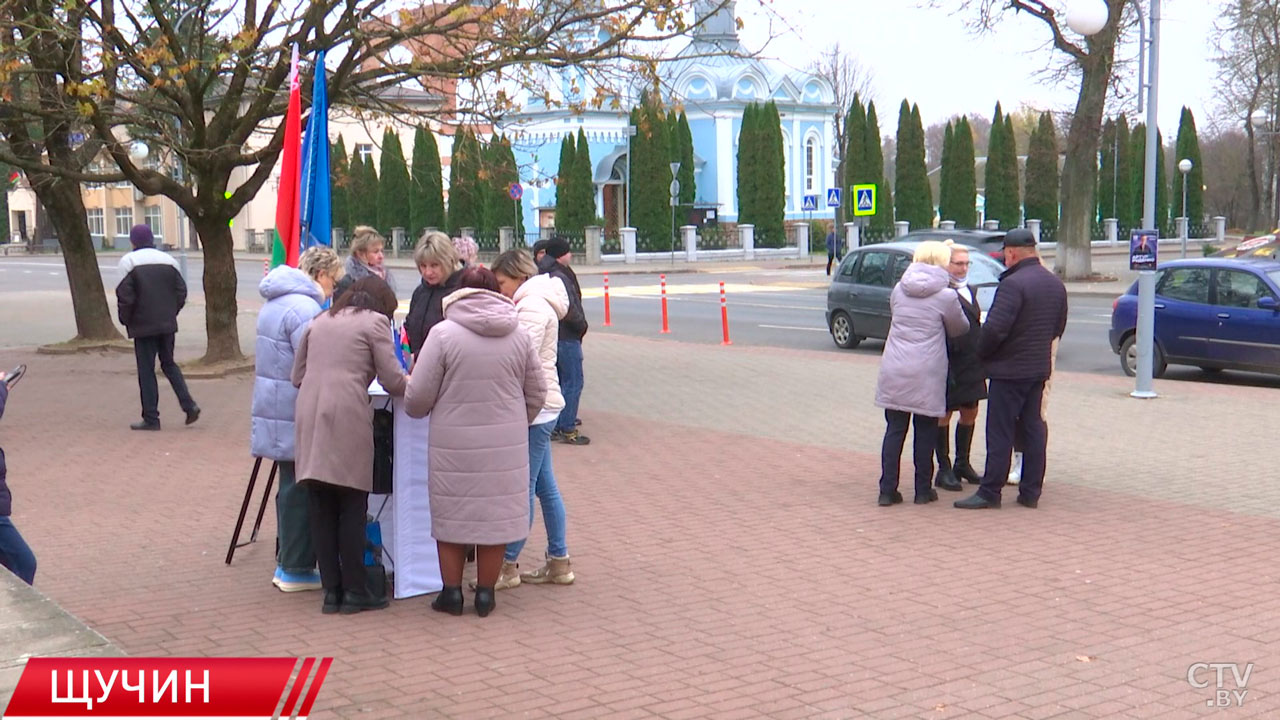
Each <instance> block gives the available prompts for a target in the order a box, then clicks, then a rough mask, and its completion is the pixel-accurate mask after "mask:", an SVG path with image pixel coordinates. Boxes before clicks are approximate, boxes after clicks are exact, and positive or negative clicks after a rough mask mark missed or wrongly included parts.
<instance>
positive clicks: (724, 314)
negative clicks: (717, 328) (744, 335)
mask: <svg viewBox="0 0 1280 720" xmlns="http://www.w3.org/2000/svg"><path fill="white" fill-rule="evenodd" d="M720 325H721V326H722V327H723V328H724V341H723V342H721V343H720V344H721V345H732V344H733V341H732V340H730V339H729V306H728V305H727V304H726V303H725V299H724V282H721V283H720Z"/></svg>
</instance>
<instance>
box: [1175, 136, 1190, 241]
mask: <svg viewBox="0 0 1280 720" xmlns="http://www.w3.org/2000/svg"><path fill="white" fill-rule="evenodd" d="M1191 168H1192V162H1191V158H1182V160H1180V161H1179V162H1178V170H1180V171H1181V172H1182V257H1184V258H1185V257H1186V256H1187V237H1188V236H1190V235H1191V213H1190V212H1188V211H1187V175H1188V174H1190V172H1191Z"/></svg>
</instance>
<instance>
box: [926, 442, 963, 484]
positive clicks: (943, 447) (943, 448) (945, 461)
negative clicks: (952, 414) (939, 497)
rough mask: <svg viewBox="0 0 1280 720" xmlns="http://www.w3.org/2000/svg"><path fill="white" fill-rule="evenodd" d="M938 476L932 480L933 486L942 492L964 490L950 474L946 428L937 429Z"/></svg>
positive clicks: (953, 475) (949, 453)
mask: <svg viewBox="0 0 1280 720" xmlns="http://www.w3.org/2000/svg"><path fill="white" fill-rule="evenodd" d="M935 454H936V455H937V456H938V474H937V476H936V477H934V479H933V484H934V485H936V486H938V487H939V488H942V489H943V490H951V491H952V492H959V491H960V490H963V489H964V486H963V485H961V484H960V481H959V480H957V479H956V476H955V474H954V473H952V472H951V442H950V439H949V438H948V437H947V428H945V427H941V426H939V427H938V451H937V453H935Z"/></svg>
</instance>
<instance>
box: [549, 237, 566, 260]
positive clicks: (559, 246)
mask: <svg viewBox="0 0 1280 720" xmlns="http://www.w3.org/2000/svg"><path fill="white" fill-rule="evenodd" d="M547 254H548V255H550V256H551V257H553V258H555V259H557V260H559V259H560V258H562V257H564V256H565V255H568V254H569V241H568V240H565V239H564V238H562V237H553V238H551V239H550V240H548V241H547Z"/></svg>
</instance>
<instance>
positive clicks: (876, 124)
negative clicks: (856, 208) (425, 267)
mask: <svg viewBox="0 0 1280 720" xmlns="http://www.w3.org/2000/svg"><path fill="white" fill-rule="evenodd" d="M863 143H864V145H863V147H864V148H865V153H866V158H867V174H866V184H871V185H875V186H876V214H875V215H873V216H871V222H870V223H868V226H867V227H868V229H869V230H870V231H871V232H872V234H874V235H878V236H881V237H888V236H891V235H892V233H893V189H892V188H890V187H889V184H888V183H886V182H885V181H884V147H883V139H882V136H881V135H880V120H879V118H878V117H877V116H876V103H875V101H874V100H873V101H871V102H869V103H867V126H866V134H865V135H864V136H863Z"/></svg>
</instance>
